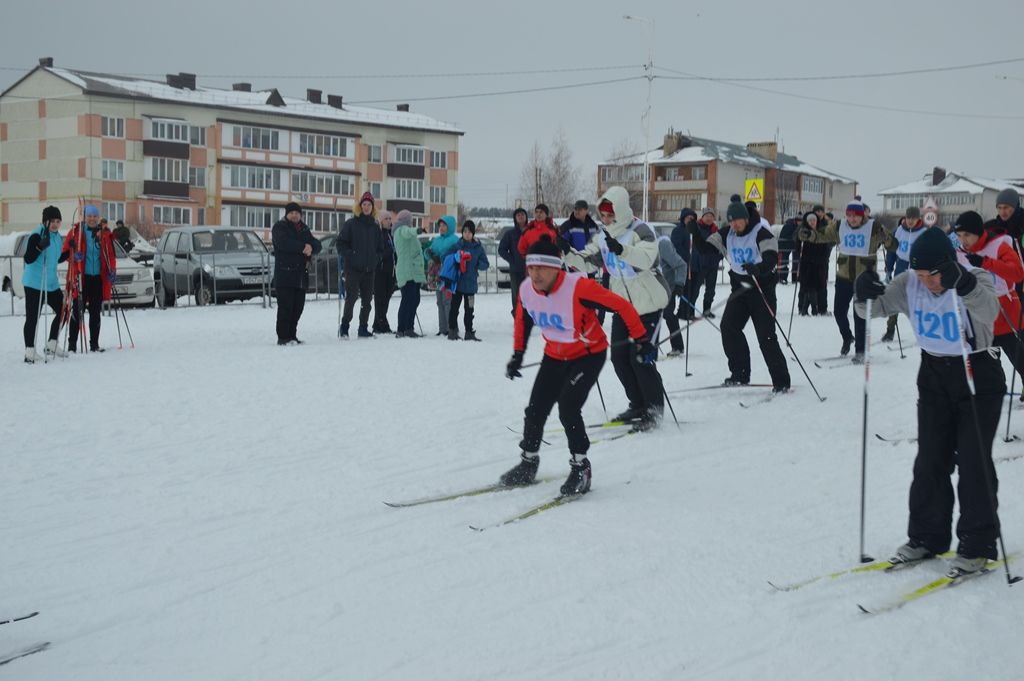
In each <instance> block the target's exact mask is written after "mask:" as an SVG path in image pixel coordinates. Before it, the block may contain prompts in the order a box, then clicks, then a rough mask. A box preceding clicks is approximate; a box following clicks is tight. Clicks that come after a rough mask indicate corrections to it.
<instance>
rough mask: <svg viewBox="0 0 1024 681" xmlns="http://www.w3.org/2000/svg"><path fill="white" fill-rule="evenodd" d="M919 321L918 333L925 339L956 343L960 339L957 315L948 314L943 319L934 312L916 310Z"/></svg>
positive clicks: (916, 318)
mask: <svg viewBox="0 0 1024 681" xmlns="http://www.w3.org/2000/svg"><path fill="white" fill-rule="evenodd" d="M914 319H915V320H916V321H917V333H918V335H920V336H923V337H924V338H934V339H938V340H947V341H956V340H959V339H960V330H959V329H957V328H956V315H955V314H953V313H952V312H947V313H945V314H944V315H942V316H941V317H940V316H939V315H938V314H936V313H934V312H921V311H920V310H914Z"/></svg>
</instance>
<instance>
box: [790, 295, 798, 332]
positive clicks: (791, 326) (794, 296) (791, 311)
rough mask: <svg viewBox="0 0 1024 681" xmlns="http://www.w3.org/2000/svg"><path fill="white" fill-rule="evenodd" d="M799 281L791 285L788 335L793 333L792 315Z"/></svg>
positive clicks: (794, 309)
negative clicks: (791, 301) (791, 300)
mask: <svg viewBox="0 0 1024 681" xmlns="http://www.w3.org/2000/svg"><path fill="white" fill-rule="evenodd" d="M799 288H800V285H799V282H797V284H796V285H795V286H793V306H792V307H790V308H789V335H793V316H794V315H795V314H796V297H797V291H798V290H799Z"/></svg>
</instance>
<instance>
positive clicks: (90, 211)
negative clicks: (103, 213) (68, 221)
mask: <svg viewBox="0 0 1024 681" xmlns="http://www.w3.org/2000/svg"><path fill="white" fill-rule="evenodd" d="M99 216H100V209H99V208H97V207H96V206H94V205H92V204H91V203H90V204H88V205H87V206H86V207H85V217H87V218H98V217H99Z"/></svg>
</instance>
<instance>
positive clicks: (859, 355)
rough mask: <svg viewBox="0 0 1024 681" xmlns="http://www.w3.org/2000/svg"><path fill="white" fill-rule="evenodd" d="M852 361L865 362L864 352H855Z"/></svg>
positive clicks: (853, 362)
mask: <svg viewBox="0 0 1024 681" xmlns="http://www.w3.org/2000/svg"><path fill="white" fill-rule="evenodd" d="M850 362H851V363H852V364H863V363H864V353H863V352H855V353H853V359H851V360H850Z"/></svg>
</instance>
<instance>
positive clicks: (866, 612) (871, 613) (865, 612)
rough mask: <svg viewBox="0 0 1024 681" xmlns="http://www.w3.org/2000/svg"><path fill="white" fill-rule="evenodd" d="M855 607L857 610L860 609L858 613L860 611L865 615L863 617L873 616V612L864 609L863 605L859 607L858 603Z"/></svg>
mask: <svg viewBox="0 0 1024 681" xmlns="http://www.w3.org/2000/svg"><path fill="white" fill-rule="evenodd" d="M857 607H858V608H860V611H861V612H862V613H863V614H865V615H873V614H874V613H873V612H871V611H870V610H868V609H867V608H865V607H864V606H863V605H861V604H860V603H858V604H857Z"/></svg>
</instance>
